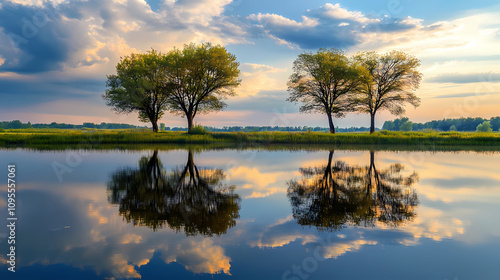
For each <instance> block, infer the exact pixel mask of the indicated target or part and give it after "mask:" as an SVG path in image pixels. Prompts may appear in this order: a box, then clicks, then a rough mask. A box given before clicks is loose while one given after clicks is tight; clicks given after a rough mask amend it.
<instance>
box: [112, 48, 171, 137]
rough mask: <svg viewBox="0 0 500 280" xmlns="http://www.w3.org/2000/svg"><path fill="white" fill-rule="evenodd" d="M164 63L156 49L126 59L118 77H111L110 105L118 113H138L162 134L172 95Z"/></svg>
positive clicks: (121, 63) (143, 120) (119, 67)
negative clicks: (163, 121) (159, 125)
mask: <svg viewBox="0 0 500 280" xmlns="http://www.w3.org/2000/svg"><path fill="white" fill-rule="evenodd" d="M163 64H164V56H163V55H162V54H161V53H159V52H157V51H155V50H151V51H150V52H148V53H145V54H131V55H129V56H126V57H124V58H122V59H121V61H120V62H119V63H118V64H117V65H116V75H108V76H107V78H108V80H107V82H106V86H107V87H108V89H107V90H106V93H105V94H104V95H103V98H104V99H105V100H106V104H107V105H108V106H111V107H112V108H113V110H115V111H116V112H118V113H126V114H129V113H131V112H134V111H136V112H138V113H139V120H141V121H142V122H148V121H149V122H151V125H152V127H153V131H154V132H158V120H159V119H160V118H161V117H162V116H163V114H164V113H165V111H166V110H167V108H168V104H169V103H168V101H169V98H168V97H169V95H170V94H169V88H168V86H167V83H166V80H165V74H166V73H165V70H166V69H165V67H164V65H163Z"/></svg>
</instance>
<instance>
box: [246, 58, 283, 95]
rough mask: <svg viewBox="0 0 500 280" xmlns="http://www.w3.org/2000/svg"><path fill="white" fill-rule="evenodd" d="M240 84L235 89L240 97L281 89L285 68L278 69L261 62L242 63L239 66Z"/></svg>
mask: <svg viewBox="0 0 500 280" xmlns="http://www.w3.org/2000/svg"><path fill="white" fill-rule="evenodd" d="M240 70H241V74H240V77H241V79H242V81H241V85H240V86H239V87H238V88H237V89H236V93H237V94H238V96H240V97H248V96H255V95H257V94H258V93H259V92H261V91H265V90H283V89H286V84H285V83H284V82H283V81H282V80H283V78H284V77H283V76H284V75H286V73H285V72H286V71H287V69H279V68H275V67H272V66H268V65H263V64H254V63H244V64H242V65H241V67H240Z"/></svg>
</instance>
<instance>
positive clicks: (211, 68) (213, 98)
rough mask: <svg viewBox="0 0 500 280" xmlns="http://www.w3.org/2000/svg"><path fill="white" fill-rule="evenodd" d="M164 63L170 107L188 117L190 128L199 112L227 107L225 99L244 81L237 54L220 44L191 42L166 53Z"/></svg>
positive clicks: (174, 111)
mask: <svg viewBox="0 0 500 280" xmlns="http://www.w3.org/2000/svg"><path fill="white" fill-rule="evenodd" d="M165 66H166V68H167V71H166V73H167V80H168V82H169V85H170V87H171V89H172V92H171V94H170V95H169V98H168V102H169V110H170V111H171V112H172V113H175V114H180V115H182V116H184V117H186V118H187V121H188V130H191V129H192V128H193V125H194V122H193V121H194V118H195V116H196V115H197V114H199V113H208V112H211V111H220V110H222V109H223V108H224V107H226V103H224V102H223V99H225V98H226V97H228V96H234V95H235V93H234V88H236V87H237V86H239V85H240V82H241V81H240V80H239V78H238V77H239V74H240V71H239V70H238V66H239V63H238V62H237V61H236V56H235V55H233V54H231V53H229V52H228V51H227V50H226V48H225V47H223V46H220V45H216V46H213V45H211V44H210V43H205V44H200V45H195V44H190V45H185V46H184V49H182V50H180V49H174V50H172V51H170V52H169V53H168V54H167V55H166V57H165Z"/></svg>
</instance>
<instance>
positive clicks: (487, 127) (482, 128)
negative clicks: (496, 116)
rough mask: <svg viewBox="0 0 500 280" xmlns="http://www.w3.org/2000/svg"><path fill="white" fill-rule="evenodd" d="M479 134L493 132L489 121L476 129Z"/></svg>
mask: <svg viewBox="0 0 500 280" xmlns="http://www.w3.org/2000/svg"><path fill="white" fill-rule="evenodd" d="M476 131H477V132H492V131H493V130H492V129H491V124H490V122H488V121H485V122H483V123H482V124H480V125H478V126H477V127H476Z"/></svg>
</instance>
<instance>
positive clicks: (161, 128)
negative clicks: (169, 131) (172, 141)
mask: <svg viewBox="0 0 500 280" xmlns="http://www.w3.org/2000/svg"><path fill="white" fill-rule="evenodd" d="M160 131H165V124H164V123H161V124H160Z"/></svg>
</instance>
